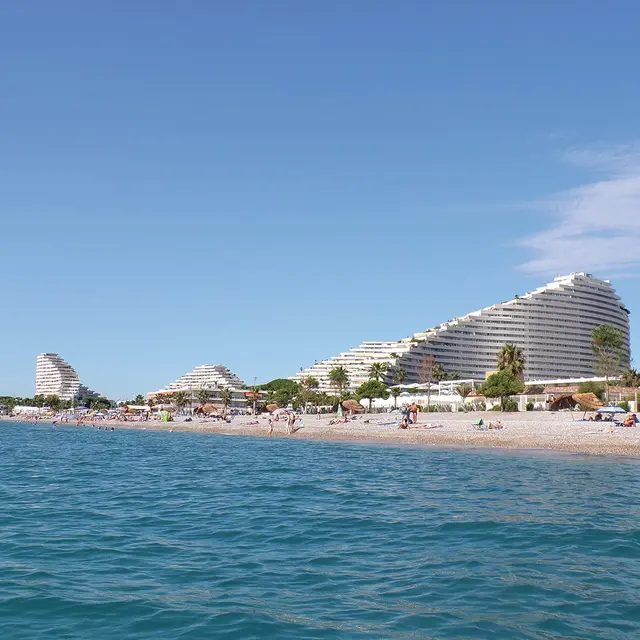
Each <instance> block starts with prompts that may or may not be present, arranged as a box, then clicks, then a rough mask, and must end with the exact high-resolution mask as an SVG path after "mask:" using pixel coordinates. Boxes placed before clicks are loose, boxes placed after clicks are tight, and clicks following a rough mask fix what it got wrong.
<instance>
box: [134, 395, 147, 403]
mask: <svg viewBox="0 0 640 640" xmlns="http://www.w3.org/2000/svg"><path fill="white" fill-rule="evenodd" d="M133 404H147V401H146V400H145V397H144V396H143V395H142V394H140V393H139V394H138V395H137V396H136V397H135V400H134V401H133Z"/></svg>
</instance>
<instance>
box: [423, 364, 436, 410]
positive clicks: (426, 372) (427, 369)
mask: <svg viewBox="0 0 640 640" xmlns="http://www.w3.org/2000/svg"><path fill="white" fill-rule="evenodd" d="M435 366H436V359H435V358H434V357H433V356H432V355H428V356H425V357H424V358H422V364H421V365H420V375H419V379H420V384H423V385H425V386H426V387H427V411H431V383H432V382H433V370H434V368H435Z"/></svg>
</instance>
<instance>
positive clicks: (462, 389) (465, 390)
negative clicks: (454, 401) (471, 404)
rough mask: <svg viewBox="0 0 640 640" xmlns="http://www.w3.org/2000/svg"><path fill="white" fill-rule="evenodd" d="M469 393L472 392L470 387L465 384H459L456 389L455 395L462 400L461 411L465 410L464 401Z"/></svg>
mask: <svg viewBox="0 0 640 640" xmlns="http://www.w3.org/2000/svg"><path fill="white" fill-rule="evenodd" d="M471 391H472V389H471V385H468V384H466V383H465V382H463V383H462V384H459V385H458V386H457V387H456V392H457V394H458V395H459V396H460V397H461V398H462V408H463V409H465V408H466V399H467V396H468V395H469V394H470V393H471Z"/></svg>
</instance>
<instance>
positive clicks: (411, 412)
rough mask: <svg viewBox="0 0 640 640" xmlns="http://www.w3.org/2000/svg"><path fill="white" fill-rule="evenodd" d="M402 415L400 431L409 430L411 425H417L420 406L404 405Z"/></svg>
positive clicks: (413, 404)
mask: <svg viewBox="0 0 640 640" xmlns="http://www.w3.org/2000/svg"><path fill="white" fill-rule="evenodd" d="M401 415H402V421H401V422H400V429H408V428H409V425H410V424H417V422H418V405H417V404H416V403H415V402H413V403H412V404H405V405H402V411H401Z"/></svg>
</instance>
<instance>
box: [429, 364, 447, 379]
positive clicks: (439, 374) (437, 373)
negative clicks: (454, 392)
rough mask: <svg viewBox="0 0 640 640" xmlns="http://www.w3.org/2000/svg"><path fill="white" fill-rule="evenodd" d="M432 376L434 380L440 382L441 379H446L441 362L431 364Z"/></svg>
mask: <svg viewBox="0 0 640 640" xmlns="http://www.w3.org/2000/svg"><path fill="white" fill-rule="evenodd" d="M432 378H433V379H434V380H435V381H436V382H440V381H442V380H446V378H447V372H446V371H445V370H444V367H443V366H442V365H441V364H434V365H433V372H432Z"/></svg>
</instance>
